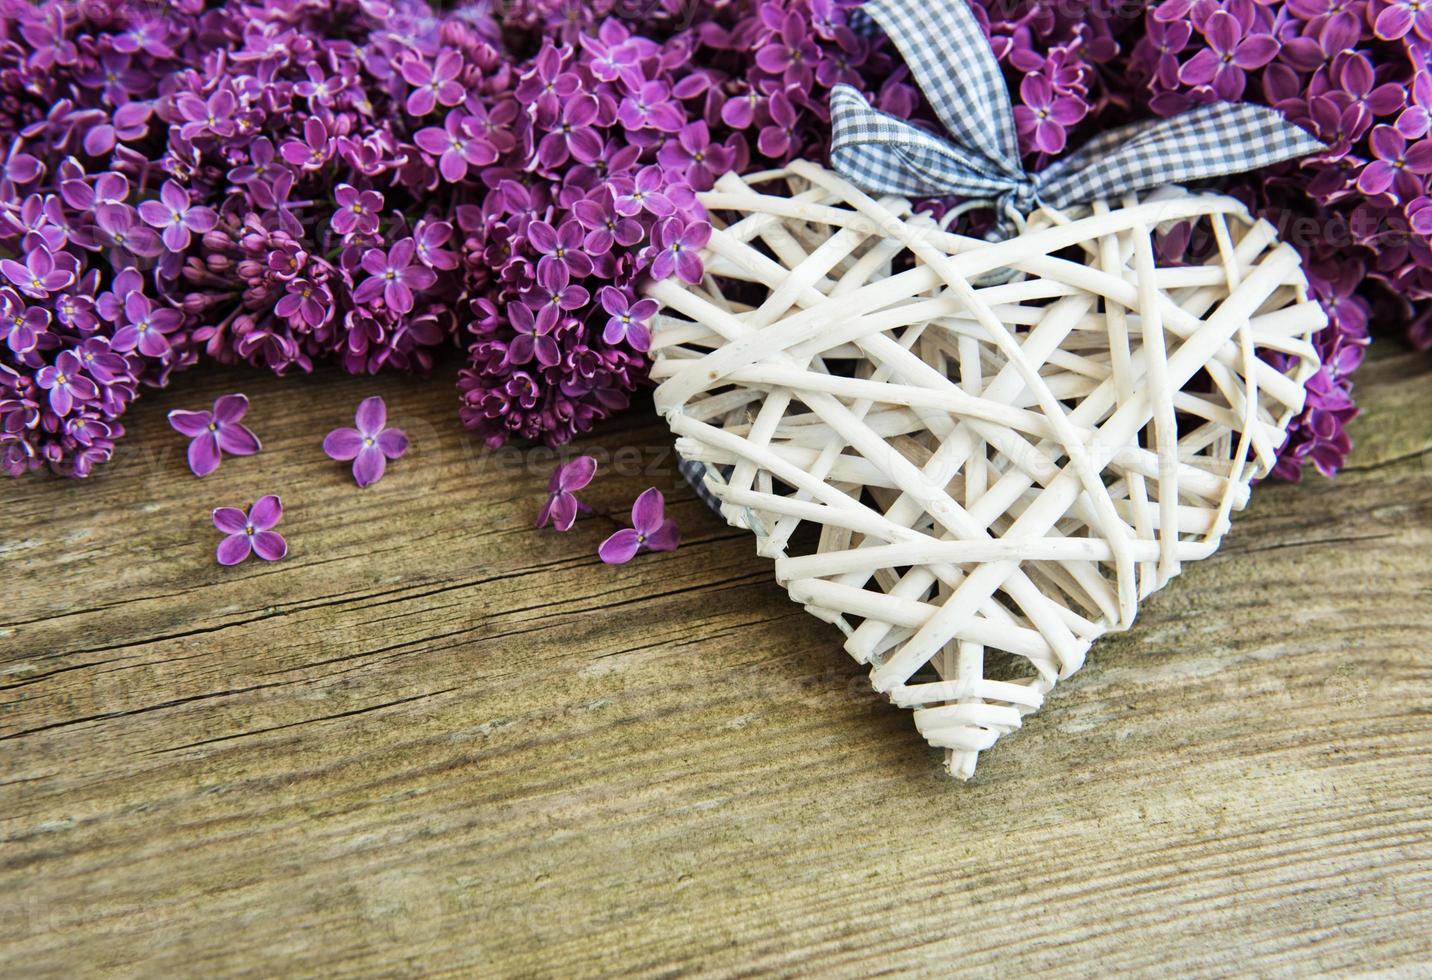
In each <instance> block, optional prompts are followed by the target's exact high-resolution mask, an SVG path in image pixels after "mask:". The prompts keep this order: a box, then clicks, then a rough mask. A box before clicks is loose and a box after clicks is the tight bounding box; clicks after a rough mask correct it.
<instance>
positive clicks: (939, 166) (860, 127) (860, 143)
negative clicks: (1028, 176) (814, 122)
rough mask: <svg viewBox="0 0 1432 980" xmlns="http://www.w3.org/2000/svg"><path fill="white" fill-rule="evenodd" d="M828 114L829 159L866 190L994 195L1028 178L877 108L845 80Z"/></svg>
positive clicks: (912, 194)
mask: <svg viewBox="0 0 1432 980" xmlns="http://www.w3.org/2000/svg"><path fill="white" fill-rule="evenodd" d="M830 117H831V129H832V134H831V146H830V158H831V163H832V165H833V166H834V167H835V169H836V170H837V171H838V172H839V173H840V174H841V176H843V177H845V178H846V179H847V180H849V181H850V182H851V183H853V184H855V185H856V186H858V187H860V188H861V189H863V190H866V191H870V192H873V193H879V194H900V195H904V196H906V197H945V196H950V195H954V196H959V197H963V198H975V199H991V200H993V199H995V198H999V197H1002V196H1004V195H1005V194H1007V193H1009V192H1010V191H1012V190H1015V189H1017V188H1018V187H1020V186H1021V184H1023V183H1026V182H1027V181H1021V180H1014V179H1011V178H1010V177H1008V176H1006V175H1004V174H1003V173H1002V172H1001V168H1000V167H999V166H998V165H996V164H995V163H994V162H993V161H991V160H988V159H986V158H985V157H983V156H980V155H978V154H974V153H970V152H968V151H967V150H965V149H963V148H961V147H959V146H956V145H954V144H952V143H949V142H947V141H946V140H943V139H940V138H939V137H938V136H935V135H934V134H933V133H929V132H926V131H925V130H923V129H920V128H919V127H917V126H912V125H911V124H910V123H908V122H906V121H905V120H903V119H897V118H895V117H894V116H891V115H887V114H886V113H883V112H880V111H879V110H877V109H875V108H873V107H872V106H871V105H870V103H869V102H867V101H866V100H865V97H864V96H863V95H861V94H860V93H859V92H857V91H856V90H855V89H854V88H851V87H850V86H848V85H838V86H836V87H835V89H834V90H832V92H831V96H830ZM1022 176H1023V174H1022V172H1021V177H1022Z"/></svg>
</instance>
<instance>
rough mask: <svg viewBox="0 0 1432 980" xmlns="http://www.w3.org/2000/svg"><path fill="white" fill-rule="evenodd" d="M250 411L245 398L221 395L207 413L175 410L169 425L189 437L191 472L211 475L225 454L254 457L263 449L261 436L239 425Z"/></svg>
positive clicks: (242, 396)
mask: <svg viewBox="0 0 1432 980" xmlns="http://www.w3.org/2000/svg"><path fill="white" fill-rule="evenodd" d="M248 410H249V400H248V398H247V397H246V396H244V395H222V396H220V397H219V398H218V399H217V400H216V401H215V402H214V408H213V410H212V411H208V412H202V411H200V412H191V411H186V410H185V409H180V408H176V409H175V410H174V411H172V412H170V413H169V424H170V425H171V426H173V427H174V430H175V431H176V432H178V433H179V434H181V435H185V436H188V437H189V439H190V442H189V469H190V470H192V471H193V472H194V475H195V476H208V475H209V474H210V473H212V472H214V471H215V470H216V469H218V468H219V461H220V460H221V459H222V458H223V455H224V453H228V454H229V455H230V456H252V455H253V454H254V453H256V452H258V451H259V450H260V449H261V448H263V447H262V445H261V444H260V443H259V439H258V436H256V435H254V434H253V432H252V431H251V430H250V429H249V428H248V426H245V425H242V424H240V421H239V420H240V419H242V418H243V417H244V415H245V413H247V412H248Z"/></svg>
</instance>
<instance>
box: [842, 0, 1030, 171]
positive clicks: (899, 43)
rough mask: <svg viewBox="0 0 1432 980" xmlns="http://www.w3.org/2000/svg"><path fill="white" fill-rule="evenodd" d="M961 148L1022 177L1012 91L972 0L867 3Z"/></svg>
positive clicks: (865, 7) (869, 0) (866, 9)
mask: <svg viewBox="0 0 1432 980" xmlns="http://www.w3.org/2000/svg"><path fill="white" fill-rule="evenodd" d="M859 9H860V10H861V12H862V13H864V14H866V15H867V16H869V17H870V18H871V19H872V20H874V21H875V22H876V23H877V24H879V25H880V27H881V28H883V29H884V31H885V33H886V35H888V36H889V38H890V40H891V41H893V42H894V44H895V47H896V48H898V49H899V51H900V54H901V56H902V57H903V58H904V59H905V64H906V65H907V66H908V67H909V69H910V74H912V75H913V76H914V77H915V81H916V82H917V83H918V84H919V86H920V91H922V92H924V93H925V98H926V99H927V100H928V101H929V103H930V106H931V108H933V109H934V110H935V113H936V115H938V116H939V117H940V122H942V123H943V124H944V126H945V129H947V130H948V131H949V133H950V135H951V136H953V137H954V139H955V142H956V143H957V144H959V145H960V146H963V147H968V148H969V149H971V150H972V151H973V152H975V153H977V154H978V155H979V156H981V157H983V158H984V159H986V160H988V161H991V162H992V163H993V164H994V167H993V168H992V169H993V172H995V173H1003V174H1005V175H1006V176H1008V177H1010V178H1011V179H1017V178H1019V177H1022V176H1023V174H1024V167H1023V166H1022V165H1021V163H1020V156H1019V135H1018V133H1017V131H1016V129H1015V122H1014V112H1013V110H1012V108H1011V107H1010V101H1009V87H1008V86H1007V85H1006V84H1005V80H1004V73H1003V72H1002V71H1001V70H1000V67H999V62H998V61H996V60H995V57H994V50H993V49H992V48H991V47H990V43H989V38H987V37H986V36H985V31H984V28H982V27H981V26H980V23H979V20H978V19H977V18H976V16H975V12H974V11H973V10H972V9H971V7H970V5H969V4H968V3H967V2H966V0H867V2H866V3H865V4H863V5H862V6H861V7H860V8H859Z"/></svg>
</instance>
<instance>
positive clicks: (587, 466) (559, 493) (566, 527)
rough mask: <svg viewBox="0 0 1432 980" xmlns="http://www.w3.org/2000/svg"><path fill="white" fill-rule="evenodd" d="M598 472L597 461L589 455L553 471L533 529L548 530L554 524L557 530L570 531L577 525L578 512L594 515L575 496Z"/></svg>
mask: <svg viewBox="0 0 1432 980" xmlns="http://www.w3.org/2000/svg"><path fill="white" fill-rule="evenodd" d="M596 472H597V461H596V460H595V459H593V458H592V457H590V456H578V457H577V458H576V459H572V460H568V461H567V462H565V463H559V464H557V467H556V468H555V469H554V470H552V478H551V479H550V480H548V481H547V500H546V502H544V503H543V504H542V509H541V510H540V511H538V512H537V521H536V523H535V524H534V525H533V526H534V527H546V526H547V522H548V521H551V523H552V527H553V528H555V529H556V530H558V531H570V530H571V529H572V525H573V524H575V523H576V522H577V514H578V512H581V513H590V512H591V508H590V507H588V506H587V505H586V504H584V503H582V502H581V501H580V500H578V499H577V498H576V497H575V496H573V495H574V494H575V493H576V492H577V491H578V490H581V489H582V488H583V487H585V486H586V485H587V484H589V483H591V482H592V477H593V476H595V475H596Z"/></svg>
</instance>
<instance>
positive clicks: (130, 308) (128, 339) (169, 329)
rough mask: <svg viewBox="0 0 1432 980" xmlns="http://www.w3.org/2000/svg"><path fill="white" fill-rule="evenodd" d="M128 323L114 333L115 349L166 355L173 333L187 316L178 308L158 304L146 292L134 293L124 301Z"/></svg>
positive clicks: (146, 354) (151, 355)
mask: <svg viewBox="0 0 1432 980" xmlns="http://www.w3.org/2000/svg"><path fill="white" fill-rule="evenodd" d="M124 320H125V322H124V325H123V326H122V327H120V328H119V330H117V331H116V332H115V334H114V339H113V341H112V343H113V344H114V348H115V350H119V351H131V350H135V349H136V348H137V349H138V350H139V352H140V353H141V354H144V355H145V356H147V357H163V356H165V355H166V354H168V353H169V350H170V345H169V335H170V334H172V333H173V332H174V331H176V330H178V329H179V326H180V324H182V323H183V321H184V318H183V316H182V315H181V314H180V313H179V311H178V310H171V309H168V308H165V307H155V306H154V305H153V304H151V303H150V302H149V300H148V299H147V298H146V297H145V296H144V295H143V294H142V293H130V294H129V297H128V298H127V299H126V300H125V301H124Z"/></svg>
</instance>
